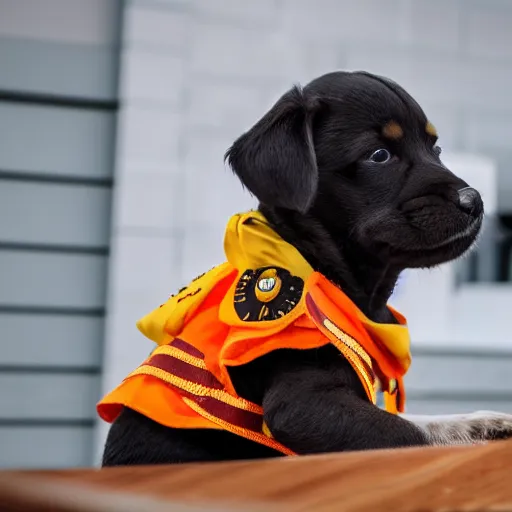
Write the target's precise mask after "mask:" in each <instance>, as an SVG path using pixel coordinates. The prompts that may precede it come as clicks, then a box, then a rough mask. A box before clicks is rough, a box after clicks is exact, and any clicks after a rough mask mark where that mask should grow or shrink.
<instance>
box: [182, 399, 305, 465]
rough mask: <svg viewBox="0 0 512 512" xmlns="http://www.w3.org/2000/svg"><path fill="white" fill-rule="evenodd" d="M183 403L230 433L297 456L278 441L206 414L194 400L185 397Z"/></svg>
mask: <svg viewBox="0 0 512 512" xmlns="http://www.w3.org/2000/svg"><path fill="white" fill-rule="evenodd" d="M183 401H184V402H185V403H186V404H187V405H188V406H189V407H190V408H191V409H192V410H194V411H195V412H197V413H198V414H200V415H201V416H202V417H203V418H206V419H207V420H210V421H211V422H213V423H216V424H217V425H219V426H221V427H223V428H224V429H226V430H228V431H229V432H233V433H234V434H238V435H240V436H242V437H245V438H246V439H250V440H251V441H255V442H257V443H261V444H264V445H266V446H268V447H270V448H273V449H274V450H278V451H280V452H281V453H284V454H285V455H296V453H294V452H292V451H291V450H289V449H288V448H286V447H285V446H283V445H282V444H280V443H278V442H277V441H274V440H273V439H270V438H269V437H267V436H265V435H264V434H258V433H256V432H253V431H251V430H248V429H245V428H242V427H239V426H237V425H233V424H231V423H228V422H227V421H224V420H221V419H220V418H217V416H214V415H213V414H210V413H209V412H206V411H205V410H204V409H202V408H201V407H200V406H199V405H198V404H196V403H195V402H194V401H193V400H190V399H189V398H186V397H183Z"/></svg>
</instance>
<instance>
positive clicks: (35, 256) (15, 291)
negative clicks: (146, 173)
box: [0, 219, 107, 312]
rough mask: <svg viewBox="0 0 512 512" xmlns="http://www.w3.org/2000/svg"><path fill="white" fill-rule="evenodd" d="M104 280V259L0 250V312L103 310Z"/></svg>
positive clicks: (85, 255)
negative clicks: (19, 310) (20, 310)
mask: <svg viewBox="0 0 512 512" xmlns="http://www.w3.org/2000/svg"><path fill="white" fill-rule="evenodd" d="M105 221H107V219H106V220H105ZM78 227H79V226H77V228H78ZM106 278H107V257H106V256H102V255H94V254H93V255H91V254H59V253H44V252H41V253H39V252H34V251H17V250H0V310H2V308H4V309H5V308H9V307H10V308H16V309H17V310H18V309H23V308H37V307H39V306H44V307H45V308H64V309H67V310H69V309H78V310H84V311H85V312H87V311H94V310H98V309H102V308H103V307H104V306H105V293H106V292H105V283H106Z"/></svg>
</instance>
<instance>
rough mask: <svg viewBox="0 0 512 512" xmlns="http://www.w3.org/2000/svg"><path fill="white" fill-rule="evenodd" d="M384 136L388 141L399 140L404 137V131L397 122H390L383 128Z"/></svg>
mask: <svg viewBox="0 0 512 512" xmlns="http://www.w3.org/2000/svg"><path fill="white" fill-rule="evenodd" d="M382 135H384V137H386V138H387V139H391V140H398V139H401V138H402V137H403V136H404V131H403V129H402V127H401V126H400V125H399V124H398V123H397V122H396V121H390V122H389V123H387V124H386V125H385V126H384V128H382Z"/></svg>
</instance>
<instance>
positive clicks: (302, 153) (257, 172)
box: [225, 86, 319, 212]
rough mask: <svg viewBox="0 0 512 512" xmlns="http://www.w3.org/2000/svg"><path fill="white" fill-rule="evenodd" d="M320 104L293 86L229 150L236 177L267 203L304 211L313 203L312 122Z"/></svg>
mask: <svg viewBox="0 0 512 512" xmlns="http://www.w3.org/2000/svg"><path fill="white" fill-rule="evenodd" d="M318 106H319V102H318V100H316V99H315V98H309V99H308V98H307V97H306V94H305V93H304V92H303V91H302V90H301V89H300V88H299V87H298V86H296V87H293V88H292V89H291V90H290V91H288V92H287V93H286V94H284V95H283V96H282V97H281V98H280V99H279V100H278V101H277V103H276V104H275V105H274V106H273V107H272V108H271V109H270V111H269V112H268V113H267V114H266V115H265V116H264V117H263V118H262V119H260V120H259V121H258V122H257V123H256V124H255V125H254V126H253V127H252V128H251V129H250V130H249V131H248V132H246V133H244V134H243V135H242V136H241V137H239V138H238V139H237V140H236V141H235V142H234V144H233V145H232V146H231V147H230V148H229V149H228V151H227V152H226V155H225V159H226V160H227V161H228V163H229V165H230V166H231V168H232V169H233V171H234V172H235V174H236V175H237V176H238V177H239V178H240V181H241V182H242V183H243V185H244V186H245V187H247V188H248V189H249V191H250V192H251V193H252V194H254V195H255V196H256V197H257V198H258V199H259V201H260V202H261V203H262V204H265V205H267V206H274V207H281V208H287V209H290V210H297V211H300V212H305V211H307V210H308V208H309V206H310V205H311V202H312V201H313V198H314V197H315V195H316V190H317V185H318V169H317V165H316V156H315V151H314V147H313V136H312V132H311V124H312V118H313V115H314V113H315V111H316V110H317V109H318Z"/></svg>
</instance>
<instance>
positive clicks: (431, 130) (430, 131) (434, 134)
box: [425, 121, 437, 137]
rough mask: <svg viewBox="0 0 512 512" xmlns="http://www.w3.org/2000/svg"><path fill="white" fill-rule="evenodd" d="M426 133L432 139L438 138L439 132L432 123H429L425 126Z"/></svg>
mask: <svg viewBox="0 0 512 512" xmlns="http://www.w3.org/2000/svg"><path fill="white" fill-rule="evenodd" d="M425 131H426V132H427V133H428V134H429V135H430V136H432V137H437V130H436V127H435V126H434V125H433V124H432V123H431V122H430V121H427V124H426V125H425Z"/></svg>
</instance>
